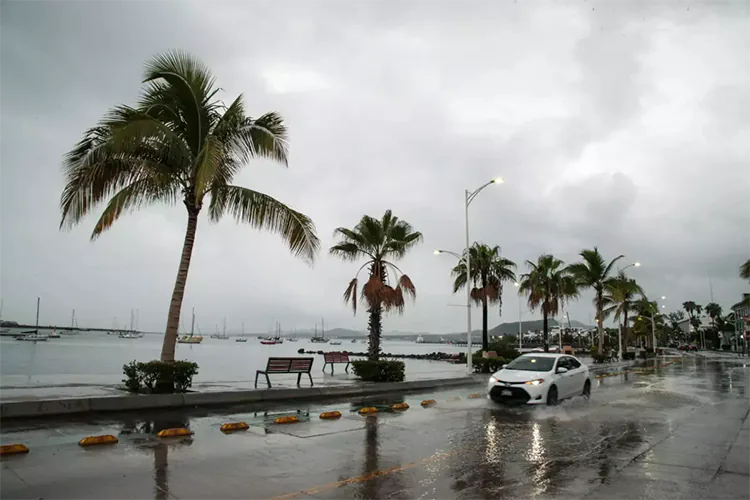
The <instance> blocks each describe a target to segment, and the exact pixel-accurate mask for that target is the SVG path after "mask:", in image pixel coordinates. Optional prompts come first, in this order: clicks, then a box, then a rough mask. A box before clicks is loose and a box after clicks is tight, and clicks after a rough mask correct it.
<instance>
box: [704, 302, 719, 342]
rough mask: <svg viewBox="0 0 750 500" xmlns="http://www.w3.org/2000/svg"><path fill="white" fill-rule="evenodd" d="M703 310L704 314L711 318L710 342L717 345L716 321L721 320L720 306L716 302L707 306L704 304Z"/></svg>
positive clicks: (717, 330) (717, 331)
mask: <svg viewBox="0 0 750 500" xmlns="http://www.w3.org/2000/svg"><path fill="white" fill-rule="evenodd" d="M705 310H706V314H708V316H709V317H710V318H711V327H712V328H711V330H712V336H713V339H712V342H715V343H718V340H719V329H718V327H717V320H719V319H721V313H722V310H721V306H720V305H719V304H717V303H716V302H709V303H708V304H706V307H705ZM704 335H705V334H704ZM719 347H721V346H719Z"/></svg>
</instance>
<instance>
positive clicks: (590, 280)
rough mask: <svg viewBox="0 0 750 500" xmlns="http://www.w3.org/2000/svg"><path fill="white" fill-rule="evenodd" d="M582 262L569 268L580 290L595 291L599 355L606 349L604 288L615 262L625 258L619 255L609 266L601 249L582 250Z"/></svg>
mask: <svg viewBox="0 0 750 500" xmlns="http://www.w3.org/2000/svg"><path fill="white" fill-rule="evenodd" d="M580 256H581V258H582V259H583V261H582V262H577V263H575V264H571V265H570V267H569V268H568V269H569V270H570V272H571V273H572V274H573V276H574V277H575V278H576V282H577V284H578V288H579V290H585V289H587V288H591V289H593V290H594V307H595V308H596V326H597V330H598V332H599V354H601V353H602V350H603V349H604V324H603V323H604V288H605V287H606V285H607V283H608V281H609V280H610V279H611V277H610V272H611V271H612V269H613V267H614V265H615V262H617V261H618V260H620V259H622V258H623V257H625V256H624V255H618V256H617V257H615V258H614V259H612V260H611V261H610V262H609V264H607V262H606V261H605V260H604V258H603V257H602V255H601V254H600V253H599V249H598V248H597V247H594V249H593V250H589V249H586V250H582V251H581V253H580Z"/></svg>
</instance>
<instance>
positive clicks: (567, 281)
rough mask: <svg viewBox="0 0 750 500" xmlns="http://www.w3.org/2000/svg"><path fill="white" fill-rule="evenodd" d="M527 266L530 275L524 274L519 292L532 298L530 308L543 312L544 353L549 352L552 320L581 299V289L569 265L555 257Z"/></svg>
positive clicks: (547, 256)
mask: <svg viewBox="0 0 750 500" xmlns="http://www.w3.org/2000/svg"><path fill="white" fill-rule="evenodd" d="M526 264H527V265H528V266H529V272H528V273H526V274H522V275H521V285H520V286H519V287H518V293H519V294H527V295H528V303H529V308H530V309H532V310H534V309H536V308H537V307H539V308H540V309H541V310H542V318H543V320H544V321H543V339H544V352H549V324H548V318H549V316H555V315H557V314H558V313H559V312H560V307H561V306H562V305H564V304H565V302H567V301H569V300H571V299H573V298H575V297H578V287H577V285H576V280H575V278H574V277H573V275H572V274H570V271H569V270H568V269H567V268H566V267H565V263H564V262H563V261H561V260H560V259H556V258H555V257H554V256H552V255H548V254H543V255H540V256H539V258H538V259H537V261H536V262H531V261H530V260H527V261H526Z"/></svg>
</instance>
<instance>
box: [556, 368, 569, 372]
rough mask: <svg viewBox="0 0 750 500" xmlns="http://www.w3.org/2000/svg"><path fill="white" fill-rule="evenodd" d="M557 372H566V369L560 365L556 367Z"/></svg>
mask: <svg viewBox="0 0 750 500" xmlns="http://www.w3.org/2000/svg"><path fill="white" fill-rule="evenodd" d="M557 373H568V369H567V368H565V367H564V366H561V367H560V368H558V369H557Z"/></svg>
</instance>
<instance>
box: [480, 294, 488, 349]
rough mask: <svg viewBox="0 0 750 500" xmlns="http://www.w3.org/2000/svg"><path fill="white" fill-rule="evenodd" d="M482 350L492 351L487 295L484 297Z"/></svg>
mask: <svg viewBox="0 0 750 500" xmlns="http://www.w3.org/2000/svg"><path fill="white" fill-rule="evenodd" d="M482 350H483V351H489V350H490V337H489V332H488V331H487V295H484V297H482Z"/></svg>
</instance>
